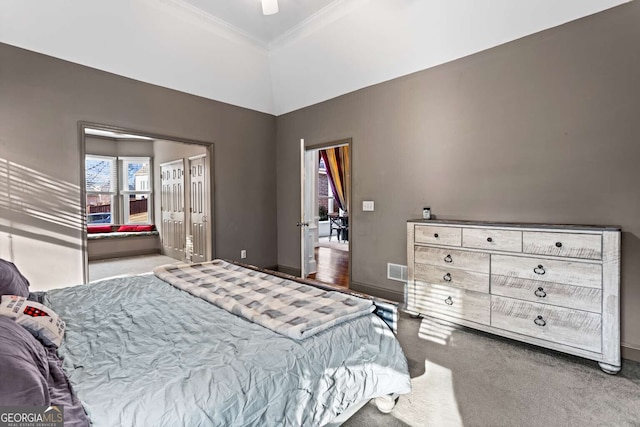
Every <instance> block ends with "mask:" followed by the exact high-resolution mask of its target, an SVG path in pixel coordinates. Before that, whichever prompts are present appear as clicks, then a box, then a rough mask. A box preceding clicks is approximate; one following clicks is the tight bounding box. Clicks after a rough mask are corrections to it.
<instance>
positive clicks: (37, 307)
mask: <svg viewBox="0 0 640 427" xmlns="http://www.w3.org/2000/svg"><path fill="white" fill-rule="evenodd" d="M0 316H6V317H9V318H11V319H13V320H15V322H16V323H17V324H19V325H21V326H22V327H24V328H25V329H26V330H28V331H29V332H31V334H33V336H34V337H36V338H38V339H39V340H40V341H42V343H43V344H45V345H54V346H56V347H59V346H60V343H61V342H62V337H63V335H64V327H65V325H64V321H63V320H62V319H60V317H59V316H58V315H57V314H56V313H55V312H54V311H53V310H52V309H50V308H49V307H47V306H46V305H42V304H40V303H37V302H34V301H28V300H27V299H26V298H25V297H21V296H18V295H2V299H1V300H0Z"/></svg>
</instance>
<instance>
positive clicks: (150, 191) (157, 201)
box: [78, 122, 215, 283]
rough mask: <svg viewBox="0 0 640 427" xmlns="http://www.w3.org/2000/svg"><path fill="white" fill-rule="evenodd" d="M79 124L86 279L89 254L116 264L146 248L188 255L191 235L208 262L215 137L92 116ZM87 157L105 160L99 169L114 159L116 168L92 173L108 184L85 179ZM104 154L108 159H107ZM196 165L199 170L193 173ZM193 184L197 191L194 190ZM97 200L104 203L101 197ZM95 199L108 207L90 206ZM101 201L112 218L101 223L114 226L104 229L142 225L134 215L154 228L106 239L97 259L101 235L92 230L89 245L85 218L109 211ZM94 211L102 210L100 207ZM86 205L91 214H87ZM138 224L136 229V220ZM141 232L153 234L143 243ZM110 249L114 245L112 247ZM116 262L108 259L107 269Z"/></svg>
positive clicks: (212, 254)
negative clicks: (189, 136)
mask: <svg viewBox="0 0 640 427" xmlns="http://www.w3.org/2000/svg"><path fill="white" fill-rule="evenodd" d="M78 127H79V145H80V165H81V167H80V170H81V182H82V191H81V202H80V205H81V209H82V212H83V213H84V214H85V215H84V218H83V219H84V223H85V227H83V235H82V244H83V264H84V272H83V273H84V281H85V283H86V282H88V281H89V278H90V274H89V269H90V268H91V267H90V262H89V261H90V260H92V261H91V264H97V263H100V264H102V265H101V267H104V266H106V265H107V261H108V262H109V264H110V265H111V262H112V261H118V260H122V261H123V262H124V261H126V259H127V258H129V257H131V256H138V255H139V256H148V255H146V254H153V253H155V254H157V253H158V252H161V253H162V254H163V255H168V256H171V257H173V258H174V259H177V260H183V261H184V260H187V253H186V252H185V249H186V248H191V247H192V245H187V242H186V241H187V240H189V241H192V237H193V242H194V243H196V245H194V250H197V253H194V255H195V260H197V261H204V260H210V259H212V258H213V257H215V244H214V243H215V239H214V235H215V234H214V233H215V230H214V229H213V225H214V221H212V219H213V212H214V210H213V209H214V206H213V202H214V197H213V194H211V189H213V144H212V143H209V142H203V141H194V140H186V139H177V138H174V137H167V136H163V135H158V134H153V133H148V132H139V131H135V130H131V129H122V128H116V127H113V126H108V125H102V124H95V123H87V122H80V123H79V124H78ZM92 155H93V156H92ZM95 155H98V158H97V159H93V157H96V156H95ZM88 157H89V158H91V159H92V160H93V162H94V163H96V162H97V161H102V163H100V167H101V168H102V164H103V163H104V164H109V165H112V169H111V172H110V173H108V174H107V173H102V174H95V173H94V175H97V176H98V177H101V178H104V179H103V180H106V181H108V182H109V185H108V186H106V187H104V188H102V187H101V188H96V187H95V183H89V182H88V181H89V180H88V179H87V176H88V175H87V171H88V167H90V166H92V164H88V163H87V159H88ZM105 159H107V160H108V159H110V160H109V162H110V163H109V162H106V161H105ZM142 159H144V160H146V161H147V163H146V164H143V167H141V168H137V167H138V166H140V165H138V163H142V161H141V160H142ZM173 160H175V161H173ZM87 165H89V166H87ZM145 165H146V166H145ZM154 165H155V166H154ZM136 168H137V169H136ZM192 168H195V171H196V173H195V176H194V177H193V178H192V176H191V170H192ZM134 169H135V170H134ZM143 172H144V174H143ZM107 178H108V179H107ZM94 181H95V180H94ZM129 181H130V182H129ZM96 182H97V181H96ZM90 184H91V185H90ZM169 186H170V187H171V191H170V192H169V191H168V188H169ZM192 186H193V187H192ZM107 187H108V188H107ZM192 189H193V191H190V190H192ZM94 193H95V194H94ZM102 193H105V194H102ZM138 193H139V194H138ZM97 201H99V202H100V203H96V202H97ZM141 201H143V202H144V203H143V204H144V206H145V209H146V210H143V211H142V212H143V213H142V214H140V213H138V211H137V210H135V211H134V210H133V204H136V206H135V208H136V209H138V207H137V205H138V204H141V203H140V202H141ZM94 204H105V205H107V204H108V205H109V206H93V205H94ZM192 205H193V206H192ZM98 208H100V209H107V210H108V213H109V214H110V215H108V221H107V219H104V221H103V222H105V223H104V224H99V225H102V226H107V227H108V226H111V230H107V231H111V232H115V231H118V230H117V229H118V228H119V227H120V225H127V224H130V223H132V224H133V223H136V225H137V222H141V224H148V225H146V227H149V226H151V227H152V231H151V233H148V234H147V235H146V236H145V237H144V238H143V237H142V236H140V237H139V238H138V236H135V238H136V240H135V242H133V241H131V242H129V241H127V242H125V241H124V240H126V239H124V238H123V239H115V238H110V239H104V240H102V241H103V242H107V241H109V244H108V246H109V247H108V249H109V250H108V251H103V252H104V253H100V254H99V255H100V257H99V258H96V257H95V254H96V252H95V250H93V249H94V248H95V247H96V246H95V245H93V243H95V242H96V239H94V238H95V237H99V236H95V235H92V236H91V237H92V239H91V244H92V246H91V248H90V247H89V242H88V237H87V236H88V233H87V231H88V230H87V227H86V224H87V223H88V222H89V220H92V221H93V220H94V219H95V218H93V217H91V218H89V216H90V215H93V216H97V215H103V216H104V214H103V213H102V211H101V210H99V209H98ZM96 209H98V210H96ZM94 211H95V212H100V213H99V214H95V213H93V212H94ZM89 212H92V213H91V214H89ZM142 216H144V218H145V219H144V220H139V219H138V217H142ZM101 218H102V217H101ZM105 218H106V217H105ZM172 224H173V225H174V226H173V228H172V227H171V225H172ZM92 225H93V224H92ZM92 228H94V229H95V228H103V227H92ZM153 230H155V231H153ZM91 231H92V234H93V233H94V232H95V230H91ZM136 231H139V230H138V227H136ZM145 231H146V230H145ZM192 231H197V232H198V233H197V236H191V232H192ZM153 233H155V234H156V239H157V240H156V241H157V242H158V243H157V244H156V245H155V248H156V249H155V250H154V248H153V247H154V245H153V244H150V243H147V241H151V239H152V237H151V236H149V234H153ZM107 237H111V236H107ZM127 237H130V236H127ZM143 239H148V240H146V241H144V242H143ZM120 240H122V242H121V241H120ZM165 243H166V244H169V247H165ZM101 245H102V246H100V247H101V248H105V247H106V246H105V245H104V244H102V243H101ZM111 249H113V250H114V251H115V252H110V251H111ZM143 253H144V254H145V255H143ZM152 257H153V256H151V257H149V258H152ZM156 258H157V259H162V260H163V261H164V262H163V263H164V264H166V263H167V262H166V260H167V259H168V258H167V257H166V256H159V255H156ZM138 259H140V258H138ZM149 262H151V259H150V260H149ZM111 268H112V267H111V266H109V269H111ZM103 270H104V268H103ZM106 273H108V272H106ZM101 274H102V272H101Z"/></svg>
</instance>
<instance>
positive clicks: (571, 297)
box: [491, 276, 602, 313]
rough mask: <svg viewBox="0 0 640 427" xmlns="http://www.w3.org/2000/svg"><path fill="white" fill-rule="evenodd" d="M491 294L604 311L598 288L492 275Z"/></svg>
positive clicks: (598, 311) (578, 308)
mask: <svg viewBox="0 0 640 427" xmlns="http://www.w3.org/2000/svg"><path fill="white" fill-rule="evenodd" d="M491 294H492V295H501V296H504V297H512V298H517V299H521V300H526V301H531V302H537V303H541V304H549V305H555V306H560V307H566V308H574V309H576V310H585V311H591V312H593V313H601V312H602V291H601V290H600V289H597V288H585V287H583V286H572V285H565V284H562V283H552V282H541V281H539V280H530V279H521V278H519V277H512V276H492V277H491Z"/></svg>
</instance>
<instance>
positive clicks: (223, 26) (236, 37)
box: [160, 0, 268, 51]
mask: <svg viewBox="0 0 640 427" xmlns="http://www.w3.org/2000/svg"><path fill="white" fill-rule="evenodd" d="M160 3H163V4H164V5H166V6H168V7H171V8H172V9H173V10H177V11H179V12H183V15H184V16H185V17H186V18H187V19H191V20H193V21H194V23H197V24H201V25H202V24H204V26H205V27H206V28H207V29H208V30H209V31H211V32H213V33H214V34H216V35H218V36H221V37H224V38H225V39H227V40H231V41H235V42H240V43H245V44H249V45H251V46H253V47H256V48H258V49H260V50H262V51H267V49H268V44H267V43H265V42H264V41H263V40H261V39H260V38H258V37H255V36H253V35H251V34H249V33H247V32H246V31H244V30H242V29H241V28H238V27H236V26H235V25H232V24H230V23H228V22H227V21H225V20H223V19H220V18H218V17H217V16H214V15H212V14H210V13H207V12H205V11H204V10H202V9H199V8H197V7H195V6H193V5H191V4H189V3H187V2H186V1H184V0H160Z"/></svg>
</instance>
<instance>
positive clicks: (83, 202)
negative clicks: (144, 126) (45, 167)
mask: <svg viewBox="0 0 640 427" xmlns="http://www.w3.org/2000/svg"><path fill="white" fill-rule="evenodd" d="M87 128H91V129H99V130H105V131H111V132H117V133H124V134H128V135H137V136H145V137H148V138H151V139H154V140H164V141H172V142H178V143H182V144H191V145H201V146H204V147H205V148H206V150H207V156H208V157H209V163H208V167H209V182H208V183H209V189H210V190H209V191H210V194H211V197H209V213H210V214H209V217H210V222H211V227H210V232H209V234H210V242H211V245H210V247H209V249H210V250H211V258H212V259H214V258H215V256H216V236H217V233H216V221H215V218H216V215H215V206H216V204H215V198H216V197H215V196H216V191H215V168H214V163H215V144H214V143H213V142H211V141H202V140H196V139H189V138H182V137H176V136H172V135H167V134H160V133H155V132H150V131H144V130H138V129H132V128H127V127H122V126H114V125H109V124H104V123H95V122H88V121H82V120H81V121H78V148H79V149H78V152H79V164H80V212H79V214H80V217H81V218H80V219H81V224H82V225H81V230H80V234H81V249H82V270H83V271H82V277H83V282H84V283H88V282H89V256H88V253H87V217H86V215H85V212H86V211H87V194H86V191H87V183H86V171H85V156H86V152H87V150H86V142H85V129H87ZM152 163H153V159H152ZM154 197H157V195H155V194H154ZM156 215H157V212H155V210H154V224H155V222H156V218H155V216H156Z"/></svg>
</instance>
